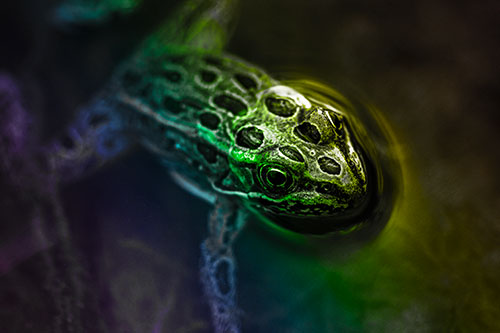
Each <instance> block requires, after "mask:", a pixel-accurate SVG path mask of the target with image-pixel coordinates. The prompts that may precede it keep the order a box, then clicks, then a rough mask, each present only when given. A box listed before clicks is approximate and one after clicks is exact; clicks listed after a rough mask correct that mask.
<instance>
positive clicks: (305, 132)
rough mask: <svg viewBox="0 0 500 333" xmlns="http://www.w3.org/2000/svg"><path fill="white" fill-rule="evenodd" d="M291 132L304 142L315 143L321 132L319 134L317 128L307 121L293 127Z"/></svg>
mask: <svg viewBox="0 0 500 333" xmlns="http://www.w3.org/2000/svg"><path fill="white" fill-rule="evenodd" d="M293 133H294V134H295V135H296V136H298V137H299V138H301V139H302V140H304V141H306V142H310V143H314V144H317V143H318V142H319V141H320V140H321V134H319V131H318V129H317V128H316V126H314V125H313V124H311V123H309V122H305V123H302V124H300V125H299V126H297V127H295V129H294V130H293Z"/></svg>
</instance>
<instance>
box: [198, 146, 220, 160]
mask: <svg viewBox="0 0 500 333" xmlns="http://www.w3.org/2000/svg"><path fill="white" fill-rule="evenodd" d="M196 148H197V149H198V151H199V152H200V154H201V155H202V156H203V158H205V160H206V161H207V162H208V163H210V164H213V163H215V162H217V150H216V149H215V148H213V147H212V146H209V145H207V144H204V143H197V144H196Z"/></svg>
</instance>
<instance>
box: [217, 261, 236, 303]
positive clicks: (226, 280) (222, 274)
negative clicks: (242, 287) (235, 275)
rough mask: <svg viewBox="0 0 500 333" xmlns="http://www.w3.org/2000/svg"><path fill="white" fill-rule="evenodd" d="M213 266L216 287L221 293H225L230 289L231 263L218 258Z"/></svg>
mask: <svg viewBox="0 0 500 333" xmlns="http://www.w3.org/2000/svg"><path fill="white" fill-rule="evenodd" d="M216 265H217V266H216V267H215V280H216V281H217V289H218V290H219V293H220V294H221V295H227V294H228V293H229V292H231V290H232V285H231V280H230V279H231V278H230V274H231V264H230V263H229V261H228V260H219V261H218V262H217V263H216Z"/></svg>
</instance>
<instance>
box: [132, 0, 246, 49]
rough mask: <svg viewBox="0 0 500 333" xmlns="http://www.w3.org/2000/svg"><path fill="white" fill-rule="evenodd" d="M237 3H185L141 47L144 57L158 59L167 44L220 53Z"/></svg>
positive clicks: (203, 0) (222, 0) (210, 0)
mask: <svg viewBox="0 0 500 333" xmlns="http://www.w3.org/2000/svg"><path fill="white" fill-rule="evenodd" d="M237 5H238V1H237V0H187V1H185V2H184V3H183V4H182V5H181V7H180V8H178V9H177V10H176V11H175V12H174V14H173V15H171V16H170V17H169V18H168V19H167V20H166V21H165V23H164V24H163V25H161V26H160V27H159V29H158V30H157V32H156V33H155V34H153V35H152V36H151V37H150V38H148V39H147V40H146V41H145V44H144V46H143V47H142V48H141V49H142V52H143V53H145V54H146V55H147V56H160V55H162V54H164V53H166V52H168V50H169V47H171V45H178V46H185V47H191V48H199V49H205V50H207V51H215V52H220V51H222V49H223V48H224V47H225V46H226V44H227V42H228V41H229V38H230V35H231V33H232V31H233V30H234V26H235V22H236V17H235V14H236V12H237V7H238V6H237Z"/></svg>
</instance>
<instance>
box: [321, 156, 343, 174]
mask: <svg viewBox="0 0 500 333" xmlns="http://www.w3.org/2000/svg"><path fill="white" fill-rule="evenodd" d="M318 164H319V167H320V169H321V170H323V172H326V173H329V174H331V175H338V174H339V173H340V165H339V164H338V163H337V161H335V160H334V159H332V158H329V157H320V158H319V159H318Z"/></svg>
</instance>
